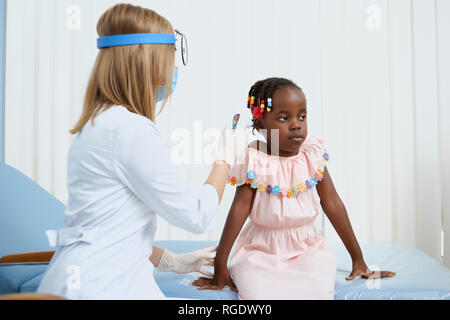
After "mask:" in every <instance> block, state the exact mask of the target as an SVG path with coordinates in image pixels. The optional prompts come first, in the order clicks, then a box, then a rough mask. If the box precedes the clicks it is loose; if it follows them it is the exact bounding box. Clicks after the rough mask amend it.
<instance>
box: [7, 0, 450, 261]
mask: <svg viewBox="0 0 450 320" xmlns="http://www.w3.org/2000/svg"><path fill="white" fill-rule="evenodd" d="M129 2H131V3H134V4H138V5H141V6H144V7H148V8H152V9H154V10H156V11H157V12H159V13H160V14H162V15H164V16H165V17H166V18H168V19H169V20H170V21H171V22H172V24H173V25H174V26H175V27H176V28H178V29H180V30H181V31H183V32H184V33H185V34H186V35H187V36H188V40H189V49H190V64H189V66H188V67H187V68H183V67H181V69H180V79H179V85H178V87H177V90H176V92H175V94H174V96H173V98H172V102H171V105H170V106H169V107H167V109H166V110H165V111H163V113H162V114H161V116H160V117H159V118H158V120H157V125H158V126H159V128H160V129H161V131H162V133H163V135H164V137H165V139H166V143H167V147H168V149H169V150H170V149H171V148H173V147H174V146H175V145H176V144H177V143H178V142H179V141H177V139H176V138H177V135H176V134H175V133H176V132H179V131H178V130H180V129H184V130H187V131H186V132H188V133H190V134H191V137H192V149H193V150H194V152H193V153H192V154H193V155H194V156H193V157H192V162H193V164H186V165H179V166H178V167H179V169H180V172H181V173H182V174H183V175H185V176H186V177H187V178H188V179H189V181H190V182H192V184H193V185H199V184H201V183H203V182H204V180H205V179H206V177H207V174H208V172H209V167H208V166H207V165H205V164H204V163H203V162H202V159H201V158H198V157H196V156H195V154H196V153H195V150H201V148H202V146H204V144H205V143H206V142H207V141H206V137H204V136H203V135H204V132H205V131H206V130H207V129H209V128H217V129H222V128H223V127H225V126H229V125H230V124H231V120H232V116H233V115H234V114H235V113H238V112H240V113H242V115H243V122H244V123H249V121H250V114H249V112H248V110H247V109H246V99H247V93H248V90H249V89H250V86H251V85H252V84H253V83H254V82H255V81H257V80H260V79H263V78H266V77H271V76H282V77H287V78H290V79H292V80H294V81H295V82H297V83H298V84H299V85H300V86H301V87H302V88H303V89H304V91H305V94H306V95H307V98H308V103H309V131H310V133H313V134H316V135H320V136H323V137H324V138H325V139H326V145H327V148H328V150H329V152H330V154H331V161H330V166H329V168H330V173H331V175H332V178H333V180H334V183H335V185H336V188H337V190H338V192H339V194H340V196H341V198H342V199H343V201H344V203H345V205H346V207H347V210H348V214H349V217H350V220H351V222H352V225H353V229H354V231H355V233H356V236H357V238H358V240H359V241H360V242H365V241H394V242H400V243H405V244H408V245H411V246H414V247H417V248H419V249H422V250H424V251H425V252H426V253H428V254H429V255H430V256H432V257H434V258H436V259H439V260H440V259H441V256H442V252H443V251H445V259H446V262H447V265H450V263H449V261H450V240H449V239H450V228H449V220H450V203H449V200H448V197H449V193H450V168H449V165H448V161H447V159H449V157H450V146H449V137H450V129H449V120H450V110H449V108H450V107H449V106H450V36H449V30H450V20H449V19H448V17H449V16H450V1H447V0H395V1H393V0H391V1H388V0H364V1H363V0H362V1H353V0H346V1H344V0H341V1H336V0H320V1H317V0H302V1H299V0H252V1H251V0H227V1H219V0H217V1H213V0H171V1H170V0H154V1H144V0H142V1H129ZM115 3H117V1H106V0H95V1H94V0H93V1H89V0H78V1H68V0H41V1H38V0H14V1H8V3H7V5H8V10H7V14H8V22H7V57H6V59H7V62H6V64H7V66H6V115H5V116H6V129H5V130H6V132H5V140H6V141H5V144H6V146H5V160H6V163H7V164H9V165H11V166H13V167H15V168H17V169H19V170H20V171H22V172H24V173H25V174H27V175H28V176H29V177H31V178H32V179H33V180H34V181H36V182H37V183H39V184H40V185H41V186H42V187H44V188H45V189H46V190H48V191H49V192H50V193H52V194H53V195H55V196H56V197H57V198H58V199H60V200H61V201H62V202H64V203H66V202H67V187H66V157H67V152H68V149H69V147H70V143H71V141H72V139H73V138H72V137H71V136H70V135H69V133H68V130H69V129H71V128H72V126H73V125H74V124H75V122H76V121H77V119H78V117H79V115H80V112H81V108H82V101H83V95H84V91H85V88H86V84H87V79H88V77H89V74H90V71H91V68H92V65H93V62H94V59H95V57H96V54H97V49H96V38H97V35H96V23H97V20H98V18H99V17H100V15H101V13H103V12H104V11H105V10H106V9H107V8H109V7H110V6H112V5H114V4H115ZM172 134H174V135H173V136H172ZM196 148H197V149H196ZM233 195H234V189H233V188H231V187H227V190H226V193H225V198H224V201H223V203H222V205H221V207H220V211H219V213H218V217H219V218H218V223H217V229H216V231H214V232H212V233H210V234H207V235H202V236H196V235H191V234H188V233H186V232H184V231H182V230H179V229H177V228H174V227H171V226H169V225H168V224H167V223H165V222H164V221H162V220H161V221H160V224H159V228H158V232H157V238H158V240H164V239H169V240H174V239H181V240H183V239H187V240H197V239H203V240H218V239H219V238H220V235H221V232H222V228H223V224H224V222H225V219H226V215H227V212H228V209H229V207H230V205H231V201H232V199H233ZM322 219H323V220H322ZM322 223H323V226H324V229H323V232H324V234H325V236H326V237H327V238H328V239H329V240H330V241H340V240H339V238H338V236H337V234H336V232H335V231H334V229H333V228H332V226H331V224H330V223H329V222H328V220H327V218H326V217H321V219H319V221H318V226H319V227H320V226H321V225H322ZM444 231H446V232H444ZM444 242H445V244H446V245H445V246H444Z"/></svg>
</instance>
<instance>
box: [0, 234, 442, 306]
mask: <svg viewBox="0 0 450 320" xmlns="http://www.w3.org/2000/svg"><path fill="white" fill-rule="evenodd" d="M215 244H216V243H215V242H204V241H162V242H157V243H156V245H158V246H160V247H162V248H167V249H169V250H170V251H172V252H176V253H183V252H189V251H193V250H197V249H201V248H206V247H210V246H212V245H215ZM332 247H333V249H334V252H335V253H336V256H337V258H338V269H337V276H336V286H335V289H336V295H335V299H336V300H372V299H377V300H379V299H382V300H386V299H402V300H404V299H407V300H412V299H419V300H443V299H445V300H450V270H449V269H448V268H446V267H445V266H444V265H442V264H441V263H440V262H438V261H436V260H434V259H432V258H431V257H429V256H428V255H426V254H425V253H423V252H422V251H420V250H418V249H415V248H412V247H409V246H406V245H401V244H395V243H367V244H364V243H363V244H361V247H362V250H363V253H364V257H365V260H366V263H367V264H368V266H369V267H371V268H372V270H376V269H375V268H376V267H378V268H379V269H378V270H390V271H394V272H396V273H397V274H396V276H395V277H393V278H384V279H376V280H365V279H361V278H357V279H355V280H353V281H347V280H345V277H346V276H348V275H349V274H350V272H351V267H352V264H351V260H350V256H349V255H348V253H347V251H346V249H345V247H344V246H343V245H341V244H338V245H332ZM372 266H376V267H372ZM46 268H47V264H46V263H28V264H26V263H25V264H4V265H0V294H10V293H19V292H20V293H25V292H35V291H36V289H37V287H38V286H39V283H40V281H41V280H42V277H43V274H44V272H45V270H46ZM210 270H211V271H212V267H211V269H210ZM154 275H155V278H156V281H157V283H158V285H159V286H160V288H161V290H162V292H163V293H164V294H165V295H166V296H167V297H170V298H186V299H200V300H236V299H237V294H236V293H235V292H233V291H231V290H230V289H229V288H225V289H224V290H222V291H211V290H203V291H199V290H197V288H196V287H192V286H190V283H191V282H192V281H193V280H195V279H197V278H198V277H199V276H202V275H201V274H199V273H192V274H185V275H180V274H173V273H160V272H157V271H155V274H154Z"/></svg>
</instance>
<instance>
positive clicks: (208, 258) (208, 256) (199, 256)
mask: <svg viewBox="0 0 450 320" xmlns="http://www.w3.org/2000/svg"><path fill="white" fill-rule="evenodd" d="M216 250H217V246H214V247H209V248H206V249H202V250H198V251H194V252H189V253H184V254H176V253H172V252H170V251H169V250H167V249H166V250H164V253H163V255H162V257H161V261H160V262H159V266H158V271H159V272H174V273H191V272H200V273H202V274H204V275H205V276H207V277H213V276H214V275H213V274H212V273H211V272H208V271H207V270H205V269H203V266H214V258H215V256H216Z"/></svg>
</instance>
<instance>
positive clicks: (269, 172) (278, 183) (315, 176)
mask: <svg viewBox="0 0 450 320" xmlns="http://www.w3.org/2000/svg"><path fill="white" fill-rule="evenodd" d="M323 144H324V140H323V139H321V138H318V137H315V136H311V135H310V136H308V137H307V138H306V139H305V141H304V143H303V144H302V146H301V147H300V150H299V153H298V154H297V155H296V156H293V157H278V156H272V155H268V154H267V153H265V152H262V151H259V150H256V149H254V148H251V147H250V148H248V149H247V152H246V153H245V157H244V158H242V159H240V160H239V161H238V163H237V164H236V165H235V166H234V167H233V168H232V170H231V173H230V176H229V179H228V183H229V184H230V185H232V186H242V185H244V184H247V185H249V186H250V187H252V188H253V189H257V190H258V191H259V192H264V193H267V194H273V195H281V196H283V197H288V198H290V197H294V196H297V195H299V194H301V193H304V192H307V191H308V190H310V189H312V188H313V187H315V186H316V185H317V184H318V183H319V181H321V180H322V179H323V175H324V172H325V167H326V165H327V162H328V160H329V154H328V152H327V151H326V150H325V148H324V146H323Z"/></svg>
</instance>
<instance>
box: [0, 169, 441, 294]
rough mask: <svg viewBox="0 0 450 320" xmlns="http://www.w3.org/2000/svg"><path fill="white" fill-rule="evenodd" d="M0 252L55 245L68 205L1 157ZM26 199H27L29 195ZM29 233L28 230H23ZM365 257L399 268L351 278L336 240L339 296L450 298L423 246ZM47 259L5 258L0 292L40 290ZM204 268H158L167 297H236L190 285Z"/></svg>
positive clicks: (385, 247) (178, 246)
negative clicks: (49, 233)
mask: <svg viewBox="0 0 450 320" xmlns="http://www.w3.org/2000/svg"><path fill="white" fill-rule="evenodd" d="M0 177H1V179H0V212H1V213H2V214H0V257H1V256H3V255H8V254H14V253H21V252H30V251H45V250H52V249H51V248H50V247H49V246H48V240H47V237H46V236H45V232H44V230H55V229H59V228H61V227H63V225H64V210H65V206H64V204H63V203H61V202H60V201H59V200H57V199H56V198H55V197H54V196H53V195H51V194H49V193H48V192H47V191H46V190H44V189H43V188H41V187H40V186H39V185H37V184H36V183H35V182H34V181H32V180H31V179H30V178H28V177H27V176H26V175H24V174H23V173H21V172H19V171H18V170H16V169H14V168H12V167H10V166H8V165H5V164H3V163H1V162H0ZM24 199H26V201H24ZM24 235H26V236H24ZM214 244H215V243H214V242H202V241H199V242H189V241H163V242H158V243H156V245H158V246H160V247H162V248H167V249H169V250H171V251H173V252H178V253H181V252H189V251H193V250H197V249H201V248H206V247H210V246H212V245H214ZM361 247H362V249H363V252H364V256H365V259H366V263H367V264H368V265H369V267H371V265H376V266H379V268H380V269H382V270H391V271H395V272H396V273H397V275H396V276H395V277H393V278H386V279H380V280H378V282H377V281H368V280H364V279H355V280H353V281H346V280H345V277H346V276H347V275H348V274H350V271H351V267H352V266H351V260H350V256H349V255H348V253H347V251H346V250H345V248H344V247H343V245H342V244H337V245H333V249H334V251H335V253H336V256H337V258H338V270H337V278H336V295H335V299H337V300H343V299H348V300H352V299H446V300H450V271H449V269H447V268H446V267H445V266H443V265H442V264H441V263H440V262H438V261H436V260H434V259H432V258H431V257H429V256H428V255H426V254H425V253H423V252H422V251H420V250H417V249H414V248H411V247H409V246H405V245H401V244H395V243H376V244H370V243H367V244H364V243H363V244H361ZM47 267H48V264H47V263H21V264H0V295H2V294H11V293H25V292H35V291H36V289H37V287H38V286H39V283H40V282H41V280H42V277H43V274H44V272H45V270H46V269H47ZM200 275H201V274H188V275H177V274H172V273H158V272H155V277H156V281H157V283H158V285H159V286H160V287H161V290H162V291H163V292H164V294H165V295H166V296H167V297H172V298H189V299H209V300H220V299H226V300H230V299H236V298H237V295H236V293H234V292H232V291H231V290H230V289H225V290H222V291H209V290H208V291H198V290H197V289H196V288H195V287H192V286H190V285H189V284H190V282H191V281H192V280H195V279H197V277H198V276H200Z"/></svg>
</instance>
